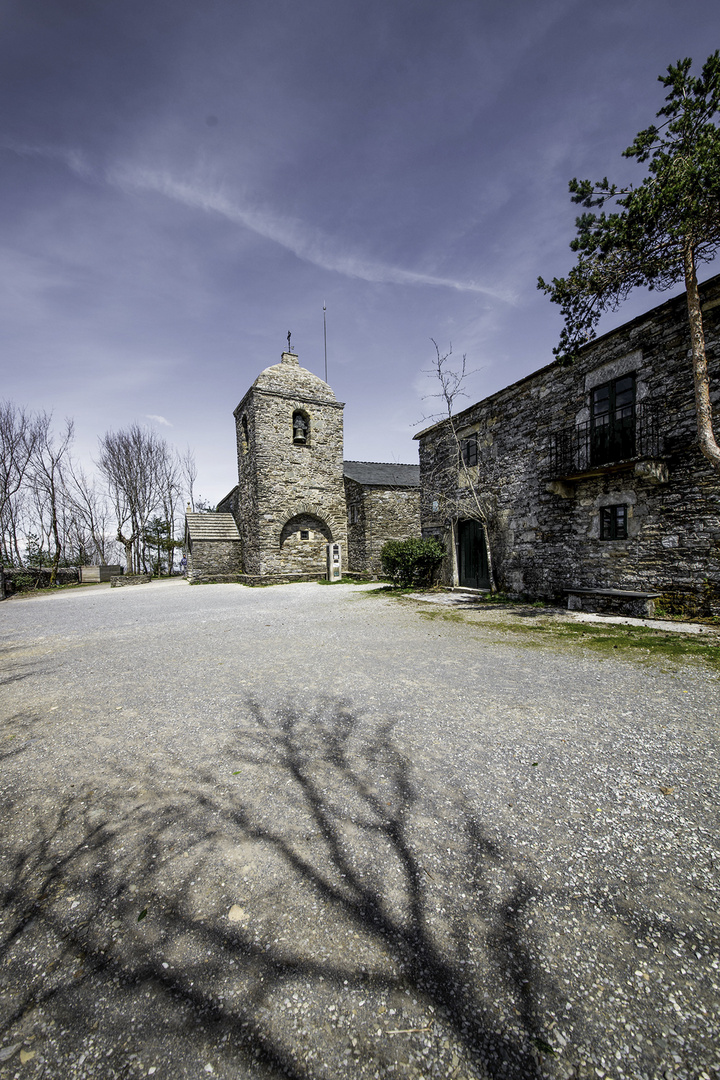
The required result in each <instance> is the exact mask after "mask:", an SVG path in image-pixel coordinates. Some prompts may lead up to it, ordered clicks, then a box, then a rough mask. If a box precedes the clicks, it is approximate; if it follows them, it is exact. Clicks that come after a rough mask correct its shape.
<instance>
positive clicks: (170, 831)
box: [0, 702, 563, 1080]
mask: <svg viewBox="0 0 720 1080" xmlns="http://www.w3.org/2000/svg"><path fill="white" fill-rule="evenodd" d="M141 762H142V759H141V758H138V764H137V765H136V766H133V764H132V762H129V761H126V762H125V763H123V764H122V765H118V766H117V767H116V769H115V773H114V776H113V779H112V781H111V782H107V781H106V780H105V779H104V778H103V779H102V780H101V779H98V781H97V784H96V785H95V786H93V787H91V786H90V783H88V782H87V781H86V780H84V779H82V778H81V777H78V781H77V786H76V790H75V791H72V792H70V793H68V792H66V793H65V794H64V795H63V797H62V798H60V797H59V796H58V795H57V793H55V792H53V791H44V792H38V793H36V794H35V796H32V797H31V796H29V795H28V793H27V792H26V791H25V790H20V789H17V790H14V791H12V792H11V793H10V794H8V795H7V797H6V799H5V804H4V805H3V806H2V815H3V820H4V821H5V822H7V823H12V824H11V827H10V828H9V830H8V834H9V837H10V839H9V841H8V843H7V844H6V854H5V858H4V864H3V875H2V876H3V881H4V883H5V885H4V889H3V892H2V895H1V897H0V900H1V911H2V916H3V933H2V938H1V940H0V961H1V962H2V964H3V965H4V969H5V970H6V971H8V970H9V971H10V976H9V982H8V985H7V986H6V992H5V996H4V999H3V1000H4V1006H3V1011H2V1014H1V1015H0V1022H1V1028H0V1031H1V1032H2V1034H3V1036H5V1037H6V1038H9V1039H10V1040H11V1041H12V1040H15V1039H17V1040H18V1042H17V1045H18V1046H19V1045H20V1042H21V1041H22V1040H23V1039H25V1038H29V1037H30V1036H31V1035H34V1036H35V1038H36V1039H37V1042H35V1043H34V1044H33V1045H34V1046H36V1047H38V1048H39V1049H38V1055H39V1056H38V1061H40V1062H42V1061H45V1063H46V1067H47V1068H48V1070H49V1071H48V1073H47V1075H50V1076H55V1075H70V1073H69V1072H68V1069H69V1067H70V1064H71V1063H72V1062H74V1061H75V1060H76V1059H77V1058H78V1056H79V1054H80V1052H81V1051H82V1053H83V1054H84V1055H85V1058H84V1062H85V1064H84V1066H83V1068H84V1070H85V1072H86V1074H87V1075H89V1076H101V1075H102V1076H103V1077H113V1076H119V1077H120V1076H122V1077H132V1076H135V1075H147V1069H148V1067H152V1068H159V1067H160V1066H168V1067H171V1069H172V1075H173V1076H174V1077H183V1076H188V1077H197V1076H198V1075H200V1074H201V1073H202V1072H203V1070H207V1071H208V1072H214V1074H215V1075H221V1076H228V1077H238V1076H243V1075H252V1076H258V1077H260V1076H262V1077H265V1076H267V1077H278V1076H288V1077H292V1078H294V1080H311V1078H315V1077H321V1076H322V1077H326V1076H327V1077H337V1076H347V1075H353V1076H359V1077H365V1076H367V1077H378V1076H380V1077H384V1076H390V1075H393V1076H398V1077H399V1076H403V1077H419V1076H423V1077H424V1076H432V1075H437V1076H458V1077H461V1076H462V1077H505V1078H517V1080H521V1078H522V1080H528V1078H532V1077H540V1076H545V1075H552V1074H553V1073H552V1068H553V1059H552V1057H551V1046H550V1039H551V1035H550V1034H549V1032H548V1031H547V1030H546V1026H545V1016H544V1011H543V1010H547V1008H548V1003H550V1004H551V1005H552V1006H553V1008H554V1009H561V1008H562V1005H563V1002H562V1001H561V1000H560V996H559V994H558V993H557V990H556V987H555V985H554V981H553V978H552V976H551V975H549V974H548V973H547V971H546V970H543V969H542V967H540V966H538V964H537V963H536V962H535V959H534V956H536V953H537V949H536V947H535V945H534V944H533V940H532V937H531V936H529V935H530V933H531V931H530V930H529V929H528V919H527V914H528V910H529V908H530V906H531V905H532V904H533V903H535V902H537V899H538V892H539V891H538V889H537V887H536V886H535V885H533V884H532V882H531V880H530V878H529V877H528V876H526V875H524V874H523V872H522V871H521V869H519V868H518V867H517V866H513V860H512V853H511V852H507V851H504V850H503V849H502V848H501V847H500V846H499V845H498V843H497V842H496V841H494V840H493V839H491V837H490V834H489V832H488V829H487V827H486V826H485V825H484V824H483V822H481V821H480V820H478V818H477V816H475V815H474V814H473V813H472V812H471V811H470V809H469V808H468V806H467V805H466V804H465V803H464V802H463V801H462V800H461V799H460V797H459V796H456V797H450V796H449V795H448V794H447V792H440V793H436V794H433V793H432V792H429V791H427V790H426V789H425V787H424V786H423V784H422V782H421V780H420V779H419V774H418V773H417V771H416V770H415V769H414V767H413V765H412V763H411V762H410V761H408V760H407V758H406V757H404V756H403V755H402V754H401V753H400V752H399V750H398V749H397V747H396V745H395V744H394V741H393V738H392V732H391V731H390V729H389V728H388V727H377V726H373V725H372V724H371V723H369V722H366V721H364V720H363V719H361V718H359V717H358V716H357V715H356V714H355V713H354V712H353V711H352V710H351V709H350V708H348V707H346V706H345V705H343V704H342V703H339V702H324V703H320V704H318V705H316V706H313V707H307V708H301V707H299V706H297V705H293V704H288V705H287V706H286V707H284V708H282V709H279V710H276V711H268V710H266V709H264V708H263V707H262V706H261V705H260V704H258V703H252V702H251V703H250V704H249V705H248V707H247V709H246V710H244V711H243V714H242V716H241V717H239V718H238V724H237V727H236V728H235V729H234V730H233V731H232V734H231V736H230V738H229V739H228V741H227V743H226V745H225V746H224V747H223V748H222V752H221V754H220V755H219V756H215V757H214V758H213V763H212V764H206V765H205V766H204V767H203V768H202V769H201V771H200V772H197V771H193V770H192V769H190V768H188V767H186V765H185V764H184V763H183V761H182V760H181V759H180V758H179V757H176V758H175V760H174V761H173V760H170V759H169V758H168V759H167V760H166V761H165V762H164V763H161V762H160V761H159V760H157V759H156V760H154V761H152V762H151V763H150V764H146V765H143V764H141ZM541 1001H542V1002H543V1006H542V1008H541V1006H540V1002H541ZM27 1045H30V1044H29V1043H28V1044H27ZM208 1066H209V1069H208ZM93 1070H95V1071H93ZM546 1070H547V1071H546Z"/></svg>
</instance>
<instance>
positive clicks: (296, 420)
mask: <svg viewBox="0 0 720 1080" xmlns="http://www.w3.org/2000/svg"><path fill="white" fill-rule="evenodd" d="M307 430H308V424H307V420H306V419H305V417H304V416H303V414H302V413H301V412H296V413H293V442H294V443H298V444H299V445H301V446H305V444H306V443H307Z"/></svg>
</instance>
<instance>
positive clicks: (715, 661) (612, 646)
mask: <svg viewBox="0 0 720 1080" xmlns="http://www.w3.org/2000/svg"><path fill="white" fill-rule="evenodd" d="M418 614H419V615H421V616H422V617H423V618H425V619H430V620H440V621H441V622H452V623H458V622H460V623H465V624H467V625H468V627H472V628H473V629H475V630H480V631H483V630H487V631H490V632H492V633H494V634H501V635H502V637H503V639H504V641H505V642H506V643H508V644H514V645H519V646H521V647H524V648H531V649H532V648H537V649H547V648H560V649H562V650H563V651H565V650H567V651H573V652H574V651H576V650H579V649H580V650H583V651H584V650H591V651H592V652H593V653H595V654H596V655H597V656H598V657H600V658H602V659H606V660H607V659H614V660H619V659H624V660H631V661H640V662H653V663H655V662H662V661H666V662H671V663H682V662H684V661H687V660H694V661H701V662H702V663H705V664H707V665H709V666H710V667H713V668H715V669H717V670H720V647H719V646H718V640H717V638H716V637H715V636H714V635H713V637H712V638H708V637H700V636H699V635H698V636H696V635H694V634H693V635H690V634H682V633H675V632H673V631H669V632H668V631H663V630H653V629H651V628H649V627H644V626H624V625H619V624H604V625H603V624H588V623H576V622H570V621H565V620H564V619H563V620H560V619H555V618H553V617H552V615H549V616H548V617H547V618H545V619H542V621H541V620H540V619H537V620H532V621H530V622H528V621H527V620H526V619H523V618H520V617H514V616H513V612H512V610H509V611H508V615H507V618H506V619H503V620H502V621H500V620H499V619H495V618H488V617H487V616H485V615H484V613H483V612H482V611H481V610H478V608H474V609H473V610H472V611H467V610H466V611H463V610H458V609H457V608H454V609H447V608H435V609H434V610H432V611H426V610H425V609H424V608H423V609H421V610H420V609H419V610H418ZM498 614H500V613H499V612H498Z"/></svg>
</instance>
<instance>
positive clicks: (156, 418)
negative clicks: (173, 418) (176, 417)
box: [145, 413, 173, 427]
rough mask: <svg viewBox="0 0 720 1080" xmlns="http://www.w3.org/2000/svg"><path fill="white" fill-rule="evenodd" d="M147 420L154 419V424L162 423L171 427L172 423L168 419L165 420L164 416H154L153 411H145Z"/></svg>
mask: <svg viewBox="0 0 720 1080" xmlns="http://www.w3.org/2000/svg"><path fill="white" fill-rule="evenodd" d="M145 416H146V418H147V419H148V420H154V421H155V423H156V424H164V425H165V427H172V426H173V425H172V424H171V423H170V421H169V420H166V419H165V417H164V416H156V414H155V413H145Z"/></svg>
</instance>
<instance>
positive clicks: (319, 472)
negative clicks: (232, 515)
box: [234, 342, 347, 575]
mask: <svg viewBox="0 0 720 1080" xmlns="http://www.w3.org/2000/svg"><path fill="white" fill-rule="evenodd" d="M343 408H344V404H343V403H342V402H339V401H337V399H336V398H335V395H334V393H333V392H332V390H331V389H330V387H329V386H328V384H327V383H325V382H323V380H322V379H320V378H318V376H317V375H313V373H312V372H311V371H308V370H307V368H303V367H301V366H300V363H299V360H298V356H297V354H296V353H294V352H292V351H290V346H289V342H288V349H287V351H285V352H283V353H282V356H281V358H280V363H279V364H274V365H273V366H272V367H269V368H266V369H265V370H264V371H262V372H261V373H260V375H258V377H257V379H256V380H255V382H254V383H253V384H252V386H251V387H250V389H249V390H248V392H247V393H246V394H245V396H244V397H243V399H242V401H241V402H240V404H239V405H238V407H237V408H236V409H235V413H234V415H235V424H236V431H237V456H238V504H237V505H238V512H237V517H238V527H239V530H240V535H241V537H242V546H243V563H244V570H245V573H246V574H259V575H265V574H270V575H276V574H288V575H299V574H308V575H318V574H322V573H324V571H325V546H326V544H328V543H330V542H339V543H340V544H341V545H342V551H343V553H345V552H346V551H347V546H346V542H347V509H346V504H345V486H344V481H343ZM343 561H344V559H343Z"/></svg>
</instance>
